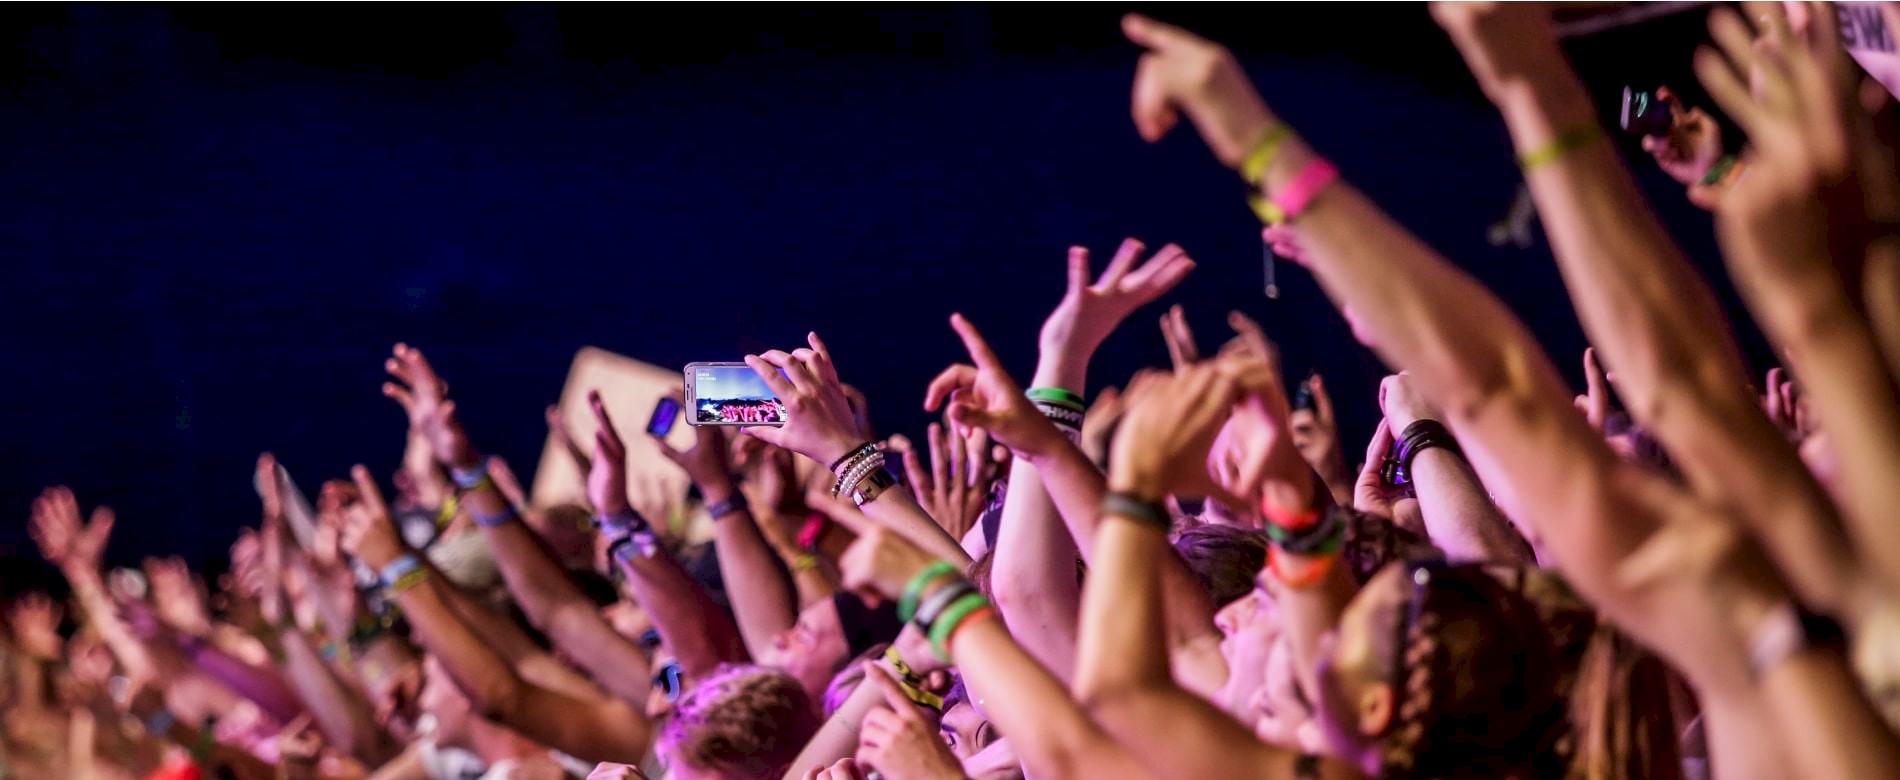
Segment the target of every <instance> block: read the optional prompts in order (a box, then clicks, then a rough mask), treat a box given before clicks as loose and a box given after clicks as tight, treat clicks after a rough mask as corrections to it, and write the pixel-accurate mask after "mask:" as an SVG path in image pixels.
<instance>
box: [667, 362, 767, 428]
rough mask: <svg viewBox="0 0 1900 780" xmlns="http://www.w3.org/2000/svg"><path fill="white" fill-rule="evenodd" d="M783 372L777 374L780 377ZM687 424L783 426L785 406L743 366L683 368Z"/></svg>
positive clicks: (700, 365)
mask: <svg viewBox="0 0 1900 780" xmlns="http://www.w3.org/2000/svg"><path fill="white" fill-rule="evenodd" d="M783 373H784V372H782V371H781V372H780V374H781V375H782V374H783ZM685 374H686V409H687V414H686V422H687V423H688V424H691V425H732V426H748V425H784V424H785V403H784V402H783V401H781V400H779V397H778V394H776V393H774V392H772V388H771V386H769V385H767V384H766V383H765V380H764V379H763V378H761V377H760V376H759V374H758V372H756V371H753V370H752V367H751V366H748V365H746V364H744V363H688V364H686V371H685Z"/></svg>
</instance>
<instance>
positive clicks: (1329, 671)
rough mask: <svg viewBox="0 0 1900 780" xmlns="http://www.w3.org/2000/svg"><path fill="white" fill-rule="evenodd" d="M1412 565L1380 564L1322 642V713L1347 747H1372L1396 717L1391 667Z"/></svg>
mask: <svg viewBox="0 0 1900 780" xmlns="http://www.w3.org/2000/svg"><path fill="white" fill-rule="evenodd" d="M1407 571H1408V569H1407V567H1406V566H1405V565H1404V564H1402V563H1394V564H1391V565H1389V566H1386V567H1385V568H1384V569H1381V570H1380V571H1379V573H1378V574H1376V575H1374V576H1373V578H1372V580H1371V581H1370V582H1368V583H1366V586H1365V587H1364V588H1362V589H1360V591H1359V595H1357V596H1354V597H1353V600H1352V602H1351V603H1349V604H1347V605H1346V610H1345V612H1343V613H1342V614H1341V615H1340V617H1339V627H1338V628H1337V629H1335V630H1334V631H1332V632H1331V633H1329V634H1327V636H1326V637H1325V638H1324V639H1323V640H1322V642H1321V650H1320V664H1319V670H1318V671H1319V687H1320V691H1319V693H1320V697H1319V698H1320V701H1319V716H1320V719H1321V725H1322V726H1323V727H1324V729H1325V731H1326V736H1327V738H1328V740H1330V741H1331V742H1332V743H1333V744H1334V745H1335V746H1337V747H1339V748H1341V749H1342V750H1350V751H1353V752H1363V751H1364V750H1366V749H1369V748H1371V747H1373V746H1374V745H1375V744H1376V740H1377V738H1378V735H1379V734H1381V733H1383V732H1384V731H1385V728H1386V726H1387V725H1388V724H1389V723H1390V722H1391V720H1392V716H1393V706H1394V701H1393V691H1392V689H1391V686H1390V684H1389V683H1388V681H1387V679H1386V677H1387V673H1388V671H1389V670H1388V668H1387V667H1388V666H1389V665H1390V663H1391V658H1392V652H1393V646H1392V643H1393V641H1394V638H1393V632H1394V630H1395V629H1396V623H1395V621H1397V620H1398V619H1399V618H1398V616H1399V610H1401V609H1404V608H1405V606H1406V599H1407V597H1408V596H1409V590H1410V587H1411V583H1410V582H1408V581H1407V580H1406V579H1405V577H1406V572H1407Z"/></svg>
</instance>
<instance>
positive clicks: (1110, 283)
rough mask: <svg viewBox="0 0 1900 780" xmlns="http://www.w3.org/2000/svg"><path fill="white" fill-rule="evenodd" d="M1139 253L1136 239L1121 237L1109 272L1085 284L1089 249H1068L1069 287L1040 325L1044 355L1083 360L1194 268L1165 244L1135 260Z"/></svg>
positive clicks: (1180, 252) (1140, 247) (1177, 250)
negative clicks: (1145, 257)
mask: <svg viewBox="0 0 1900 780" xmlns="http://www.w3.org/2000/svg"><path fill="white" fill-rule="evenodd" d="M1144 249H1145V247H1144V246H1143V245H1142V243H1141V242H1140V241H1137V240H1135V239H1132V238H1130V239H1124V240H1123V241H1122V245H1121V248H1120V249H1117V250H1116V251H1115V257H1114V258H1113V259H1111V260H1109V261H1108V268H1106V269H1104V270H1103V271H1102V275H1101V276H1100V277H1099V278H1097V279H1096V280H1095V283H1094V284H1090V283H1089V250H1088V248H1086V247H1080V246H1072V247H1069V288H1068V291H1067V292H1065V293H1063V296H1062V302H1061V303H1058V304H1056V308H1055V310H1054V311H1052V312H1050V313H1049V319H1047V320H1045V321H1044V322H1043V324H1042V337H1041V341H1040V344H1041V348H1042V350H1043V352H1045V353H1051V354H1064V355H1074V356H1078V358H1080V359H1086V358H1087V357H1088V356H1090V355H1093V354H1095V350H1096V348H1098V347H1100V346H1101V345H1102V341H1104V340H1105V339H1107V338H1108V335H1109V334H1110V333H1113V332H1115V328H1116V327H1118V326H1120V325H1121V323H1122V320H1125V319H1127V318H1128V315H1130V314H1132V313H1134V311H1135V310H1136V309H1139V308H1141V307H1142V306H1145V305H1147V304H1148V302H1150V301H1153V300H1154V299H1156V298H1159V297H1161V295H1162V294H1163V293H1166V292H1167V291H1169V290H1171V289H1174V286H1175V285H1177V284H1180V283H1181V280H1182V279H1184V278H1186V277H1187V274H1188V272H1189V271H1192V270H1194V260H1193V259H1191V258H1189V257H1188V255H1187V252H1185V251H1183V250H1182V249H1181V248H1180V247H1178V246H1175V245H1173V244H1169V245H1167V246H1164V247H1162V248H1161V251H1159V252H1156V253H1154V255H1153V256H1151V257H1149V258H1148V260H1147V261H1146V262H1138V261H1140V259H1141V253H1142V251H1143V250H1144Z"/></svg>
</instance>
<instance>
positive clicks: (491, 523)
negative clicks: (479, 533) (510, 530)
mask: <svg viewBox="0 0 1900 780" xmlns="http://www.w3.org/2000/svg"><path fill="white" fill-rule="evenodd" d="M468 516H469V517H470V518H471V519H473V520H474V521H475V524H476V525H479V526H481V527H483V528H494V527H496V526H501V525H507V524H509V523H512V522H514V519H515V510H514V508H513V507H509V508H506V509H503V510H502V511H500V512H498V513H496V514H492V515H485V514H482V513H480V512H477V511H475V510H474V509H473V508H470V509H469V510H468Z"/></svg>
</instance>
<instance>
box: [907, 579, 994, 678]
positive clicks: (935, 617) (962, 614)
mask: <svg viewBox="0 0 1900 780" xmlns="http://www.w3.org/2000/svg"><path fill="white" fill-rule="evenodd" d="M926 572H928V570H926ZM919 576H921V575H919ZM993 615H994V613H993V612H992V611H991V609H990V600H989V599H988V598H985V597H984V596H983V594H982V593H979V592H977V589H976V586H975V585H972V584H970V581H969V580H967V579H964V578H962V577H960V576H958V577H955V579H954V580H953V581H952V582H950V584H948V585H945V586H943V587H941V588H938V589H937V592H935V593H932V594H930V595H929V596H928V597H926V598H924V600H923V604H921V605H919V606H918V607H917V614H916V615H914V616H913V617H912V618H911V621H910V622H911V623H912V624H914V625H916V626H917V627H918V628H920V629H923V632H924V635H925V636H928V637H929V638H930V649H931V650H933V651H935V652H936V653H937V657H938V658H940V659H942V660H943V661H944V662H945V663H949V662H950V637H951V636H952V635H954V634H956V632H957V629H958V628H959V627H961V626H962V625H963V624H964V623H967V622H969V621H970V620H972V619H975V618H977V617H979V616H986V617H987V616H993Z"/></svg>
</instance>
